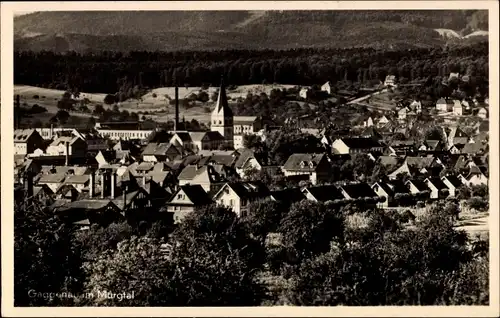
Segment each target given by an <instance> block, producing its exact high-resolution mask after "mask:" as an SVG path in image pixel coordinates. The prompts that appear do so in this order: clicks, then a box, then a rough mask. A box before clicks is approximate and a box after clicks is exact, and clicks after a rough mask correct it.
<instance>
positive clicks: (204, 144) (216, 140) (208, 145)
mask: <svg viewBox="0 0 500 318" xmlns="http://www.w3.org/2000/svg"><path fill="white" fill-rule="evenodd" d="M189 136H190V137H191V141H192V145H193V148H192V150H193V151H194V152H198V151H200V150H217V149H219V147H220V145H222V144H224V141H225V139H224V137H223V136H222V135H221V134H220V132H218V131H204V132H194V131H193V132H191V131H190V132H189Z"/></svg>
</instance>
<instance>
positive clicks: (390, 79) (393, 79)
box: [384, 75, 397, 87]
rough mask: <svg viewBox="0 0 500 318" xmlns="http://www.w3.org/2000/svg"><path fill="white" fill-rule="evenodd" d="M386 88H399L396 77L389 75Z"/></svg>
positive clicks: (386, 78) (385, 83) (385, 84)
mask: <svg viewBox="0 0 500 318" xmlns="http://www.w3.org/2000/svg"><path fill="white" fill-rule="evenodd" d="M384 86H387V87H396V86H397V83H396V76H395V75H387V76H386V77H385V81H384Z"/></svg>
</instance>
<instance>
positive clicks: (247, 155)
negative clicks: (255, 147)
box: [234, 149, 262, 178]
mask: <svg viewBox="0 0 500 318" xmlns="http://www.w3.org/2000/svg"><path fill="white" fill-rule="evenodd" d="M234 168H235V169H236V173H238V175H239V176H240V177H242V178H245V177H246V173H247V172H248V171H250V170H255V171H261V170H262V165H261V163H260V162H259V160H257V158H255V155H254V152H253V151H251V150H249V149H244V150H243V151H242V153H241V154H240V156H239V157H238V160H236V163H235V164H234Z"/></svg>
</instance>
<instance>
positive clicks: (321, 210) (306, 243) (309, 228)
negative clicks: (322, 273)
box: [280, 200, 344, 259]
mask: <svg viewBox="0 0 500 318" xmlns="http://www.w3.org/2000/svg"><path fill="white" fill-rule="evenodd" d="M343 228H344V220H343V218H342V216H341V214H340V213H339V212H338V211H337V210H334V209H333V208H332V207H328V208H327V206H326V205H324V204H323V203H316V202H312V201H308V200H302V201H300V202H297V203H294V204H292V206H291V207H290V211H289V212H288V214H286V215H285V216H284V217H283V219H282V221H281V224H280V232H281V233H282V235H283V237H285V238H286V240H285V245H286V246H287V247H289V248H291V249H292V250H294V251H295V252H296V255H297V256H298V257H299V259H303V258H307V257H309V256H311V255H316V254H319V253H322V252H326V251H328V250H329V247H330V242H331V241H332V239H334V238H337V239H339V240H340V241H342V236H343V235H342V233H343Z"/></svg>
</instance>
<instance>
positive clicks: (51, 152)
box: [45, 136, 87, 157]
mask: <svg viewBox="0 0 500 318" xmlns="http://www.w3.org/2000/svg"><path fill="white" fill-rule="evenodd" d="M45 153H46V154H47V155H48V156H63V155H64V156H65V155H66V154H68V156H73V157H85V156H86V154H87V143H86V142H85V141H84V140H83V139H82V138H80V137H78V136H63V137H58V138H56V139H55V140H54V141H53V142H52V143H51V144H50V145H49V146H48V147H47V150H46V151H45Z"/></svg>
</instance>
